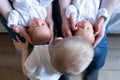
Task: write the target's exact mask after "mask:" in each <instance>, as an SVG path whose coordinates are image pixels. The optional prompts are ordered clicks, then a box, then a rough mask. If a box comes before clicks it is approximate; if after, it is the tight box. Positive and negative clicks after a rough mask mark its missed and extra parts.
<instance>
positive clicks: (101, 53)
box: [83, 25, 109, 80]
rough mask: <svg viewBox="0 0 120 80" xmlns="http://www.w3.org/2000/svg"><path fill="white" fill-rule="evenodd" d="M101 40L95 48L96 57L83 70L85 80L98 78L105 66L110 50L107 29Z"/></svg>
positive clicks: (96, 79)
mask: <svg viewBox="0 0 120 80" xmlns="http://www.w3.org/2000/svg"><path fill="white" fill-rule="evenodd" d="M108 26H109V25H107V27H106V31H105V35H104V37H103V39H102V40H101V42H100V43H99V44H98V45H97V46H96V48H95V49H94V51H95V52H94V58H93V61H92V62H91V64H90V65H89V66H88V68H87V69H86V70H85V71H84V72H83V80H98V75H99V70H100V69H101V68H102V67H103V66H104V64H105V59H106V56H107V51H108V41H107V35H106V34H107V29H108Z"/></svg>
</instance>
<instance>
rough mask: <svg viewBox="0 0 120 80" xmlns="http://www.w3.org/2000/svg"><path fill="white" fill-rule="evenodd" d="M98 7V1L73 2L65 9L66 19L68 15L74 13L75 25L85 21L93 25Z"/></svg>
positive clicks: (81, 0)
mask: <svg viewBox="0 0 120 80" xmlns="http://www.w3.org/2000/svg"><path fill="white" fill-rule="evenodd" d="M99 5H100V0H89V1H88V0H73V4H72V5H70V6H69V7H68V8H67V9H66V17H67V18H69V16H70V13H71V12H74V13H75V15H76V23H78V22H79V21H81V20H85V19H86V20H88V21H90V22H91V23H92V24H94V22H95V19H96V16H97V12H98V9H99Z"/></svg>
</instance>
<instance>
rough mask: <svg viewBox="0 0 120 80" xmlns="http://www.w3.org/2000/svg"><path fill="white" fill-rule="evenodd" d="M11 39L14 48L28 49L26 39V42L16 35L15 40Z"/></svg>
mask: <svg viewBox="0 0 120 80" xmlns="http://www.w3.org/2000/svg"><path fill="white" fill-rule="evenodd" d="M12 40H13V44H14V46H15V48H16V49H18V50H21V51H23V50H28V41H27V40H26V42H25V43H24V42H22V41H21V40H20V39H19V38H18V36H16V40H14V39H12Z"/></svg>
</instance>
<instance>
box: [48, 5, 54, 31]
mask: <svg viewBox="0 0 120 80" xmlns="http://www.w3.org/2000/svg"><path fill="white" fill-rule="evenodd" d="M46 21H47V23H48V25H49V27H50V29H51V30H52V31H53V18H52V3H51V4H50V5H49V6H48V7H47V18H46Z"/></svg>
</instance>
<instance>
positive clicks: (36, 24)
mask: <svg viewBox="0 0 120 80" xmlns="http://www.w3.org/2000/svg"><path fill="white" fill-rule="evenodd" d="M45 28H48V26H47V24H46V22H45V21H44V20H41V19H39V18H35V19H33V20H32V21H31V22H30V23H29V30H30V31H39V30H41V29H45Z"/></svg>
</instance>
